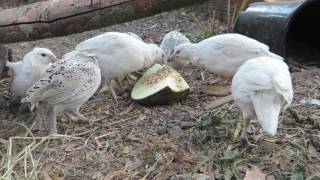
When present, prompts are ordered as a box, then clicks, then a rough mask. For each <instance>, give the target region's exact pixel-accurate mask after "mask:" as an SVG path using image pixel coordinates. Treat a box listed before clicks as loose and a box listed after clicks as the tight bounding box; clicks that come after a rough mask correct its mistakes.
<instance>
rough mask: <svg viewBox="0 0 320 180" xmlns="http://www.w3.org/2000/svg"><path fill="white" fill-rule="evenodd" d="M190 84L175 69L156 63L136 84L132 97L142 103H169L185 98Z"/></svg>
mask: <svg viewBox="0 0 320 180" xmlns="http://www.w3.org/2000/svg"><path fill="white" fill-rule="evenodd" d="M189 89H190V87H189V85H188V84H187V82H186V81H185V80H184V79H183V78H182V76H181V75H180V74H179V73H178V72H177V71H176V70H174V69H172V68H171V67H169V66H166V65H160V64H155V65H153V66H152V67H151V68H150V69H148V70H147V71H146V72H145V73H144V75H143V76H142V77H141V78H140V79H139V80H138V82H137V83H136V84H135V85H134V87H133V90H132V92H131V98H132V99H133V100H134V101H136V102H138V103H141V104H149V105H157V104H168V103H170V102H175V101H178V100H181V99H184V98H185V97H186V96H187V95H188V93H189Z"/></svg>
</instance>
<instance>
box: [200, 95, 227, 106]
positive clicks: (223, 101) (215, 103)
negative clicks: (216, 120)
mask: <svg viewBox="0 0 320 180" xmlns="http://www.w3.org/2000/svg"><path fill="white" fill-rule="evenodd" d="M231 101H233V97H232V96H231V95H229V96H225V97H222V98H219V99H217V100H215V101H213V102H211V103H210V104H208V105H206V107H205V109H214V108H217V107H219V106H222V105H224V104H226V103H229V102H231Z"/></svg>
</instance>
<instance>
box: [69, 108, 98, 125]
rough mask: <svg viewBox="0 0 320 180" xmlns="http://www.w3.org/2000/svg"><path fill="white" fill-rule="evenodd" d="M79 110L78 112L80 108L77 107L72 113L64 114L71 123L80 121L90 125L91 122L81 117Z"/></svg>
mask: <svg viewBox="0 0 320 180" xmlns="http://www.w3.org/2000/svg"><path fill="white" fill-rule="evenodd" d="M79 110H80V107H77V108H75V109H74V110H72V111H69V112H66V113H65V114H66V115H67V116H68V117H69V118H70V119H71V120H73V121H79V120H80V121H83V122H86V123H89V124H90V125H92V124H93V121H92V120H91V119H90V118H87V117H85V116H83V115H82V114H81V113H80V111H79Z"/></svg>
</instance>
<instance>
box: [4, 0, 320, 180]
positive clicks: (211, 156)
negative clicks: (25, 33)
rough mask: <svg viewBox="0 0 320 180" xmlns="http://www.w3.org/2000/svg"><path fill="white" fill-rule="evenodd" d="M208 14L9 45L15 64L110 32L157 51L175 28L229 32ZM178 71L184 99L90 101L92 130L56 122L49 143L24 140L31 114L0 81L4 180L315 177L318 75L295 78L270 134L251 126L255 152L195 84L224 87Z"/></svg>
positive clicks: (188, 13) (206, 10)
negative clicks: (256, 172) (252, 169)
mask: <svg viewBox="0 0 320 180" xmlns="http://www.w3.org/2000/svg"><path fill="white" fill-rule="evenodd" d="M212 6H213V3H212V2H210V1H208V2H206V3H203V4H199V5H194V6H190V7H186V8H181V9H178V10H174V11H171V12H164V13H161V14H158V15H155V16H152V17H148V18H144V19H139V20H136V21H132V22H128V23H124V24H118V25H114V26H110V27H105V28H102V29H98V30H94V31H89V32H84V33H80V34H74V35H69V36H65V37H58V38H51V39H43V40H38V41H31V42H21V43H15V44H8V45H7V47H9V48H11V49H12V51H13V57H15V58H16V59H21V58H22V57H23V55H24V54H25V53H27V52H29V51H30V50H32V48H34V47H35V46H39V47H46V48H49V49H51V50H52V51H53V52H54V53H56V54H57V55H58V56H61V55H63V54H64V53H66V52H68V51H70V50H72V49H73V48H74V47H75V45H76V44H78V43H79V42H81V41H83V40H85V39H88V38H90V37H92V36H95V35H97V34H100V33H103V32H106V31H120V32H134V33H136V34H138V35H140V36H141V37H142V38H143V39H144V40H145V41H147V42H151V41H152V42H155V43H160V41H161V38H162V37H163V36H164V35H165V34H166V33H168V32H169V31H171V30H177V31H180V32H182V33H184V34H187V35H188V37H189V38H190V39H191V40H192V41H199V40H201V39H204V38H206V37H208V36H211V35H214V34H220V33H223V32H227V31H228V28H227V26H226V25H224V24H223V23H221V22H218V21H217V20H215V19H213V18H212V16H211V14H212V13H211V10H210V9H211V8H210V7H212ZM212 27H213V28H212ZM309 68H313V67H309ZM294 70H295V71H302V70H304V68H303V67H294ZM179 71H180V73H181V74H182V75H183V77H184V78H185V80H186V81H187V82H188V83H189V85H190V87H191V92H190V95H189V96H188V97H187V98H186V99H185V100H183V101H181V102H177V103H174V104H170V105H165V106H149V107H148V106H141V105H139V104H136V103H134V102H132V101H131V100H130V97H129V93H125V94H124V95H122V96H121V97H120V98H119V99H118V100H119V105H117V104H116V103H115V101H114V100H113V99H112V98H111V96H110V95H109V94H107V93H96V94H95V95H94V96H93V97H92V98H91V99H90V100H89V101H88V102H87V103H86V104H85V105H83V106H82V108H81V112H82V114H84V115H85V116H86V117H89V118H91V119H94V120H95V123H94V125H93V126H90V125H89V124H83V123H75V122H71V121H69V120H68V119H67V118H66V117H64V116H59V117H58V131H59V133H61V134H63V135H60V136H49V137H46V136H43V135H42V134H41V133H39V132H32V135H31V134H30V133H28V131H27V128H26V127H30V126H31V124H32V121H31V116H32V115H31V114H30V113H17V109H15V108H11V109H10V108H9V102H10V99H11V98H10V79H4V80H1V81H0V87H1V91H0V97H1V98H2V100H1V99H0V101H1V102H3V103H1V107H0V113H1V115H0V119H1V121H0V127H1V130H0V157H1V160H0V167H2V168H1V169H0V174H2V175H6V174H4V173H6V172H9V171H8V170H13V171H12V172H11V173H10V174H12V176H13V177H15V178H18V177H21V178H22V177H25V179H39V178H40V179H45V180H48V179H49V180H50V179H52V180H56V179H67V180H71V179H74V180H82V179H98V180H100V179H101V180H102V179H201V178H202V179H205V178H207V179H241V178H243V177H244V176H245V174H246V170H247V169H248V165H254V166H257V167H259V168H260V169H261V170H262V172H263V173H264V175H268V177H269V178H274V179H290V178H292V177H301V176H302V177H303V178H302V179H306V178H307V177H309V178H310V179H316V178H319V169H320V118H319V117H320V108H319V106H318V105H311V104H306V103H301V100H303V99H305V98H310V99H315V98H319V97H320V88H319V84H320V74H319V73H318V74H314V75H312V76H304V77H299V78H296V79H294V83H293V84H294V91H295V97H294V101H293V103H292V105H291V106H290V108H289V109H288V110H287V111H286V112H284V113H283V114H282V115H281V117H280V123H279V130H278V133H277V135H276V136H274V137H271V136H268V135H265V134H263V133H262V132H261V131H258V132H254V131H255V130H256V129H257V128H258V127H259V125H258V123H257V122H252V124H251V128H250V129H249V132H248V133H249V134H250V135H249V137H250V138H249V140H250V142H251V143H253V144H255V145H256V146H254V147H253V146H248V145H246V144H243V143H242V142H241V141H240V140H239V136H238V133H237V132H238V131H239V129H240V127H241V124H242V118H241V115H240V111H239V109H238V108H237V107H236V106H235V105H234V104H233V102H230V103H227V104H224V105H222V106H220V107H216V108H214V109H208V108H206V107H207V105H208V104H209V103H211V102H212V101H214V100H216V99H219V98H220V97H217V96H209V95H207V94H204V93H201V92H200V86H201V85H202V84H213V83H218V84H225V83H226V81H224V80H222V79H221V78H219V77H217V76H215V75H213V74H210V73H208V72H206V71H204V69H201V68H197V67H188V68H185V69H183V70H179ZM199 72H202V73H199ZM12 107H15V106H12ZM12 110H13V112H12ZM32 136H34V137H35V138H30V137H32ZM14 137H15V138H14ZM27 137H29V139H28V138H27ZM19 153H20V154H19ZM19 157H20V158H21V159H19ZM10 165H12V166H10ZM12 167H13V168H12ZM317 175H318V176H317ZM313 176H314V178H312V177H313ZM5 177H9V176H5Z"/></svg>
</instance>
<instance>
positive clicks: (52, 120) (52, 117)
mask: <svg viewBox="0 0 320 180" xmlns="http://www.w3.org/2000/svg"><path fill="white" fill-rule="evenodd" d="M45 123H46V127H47V128H48V131H49V134H57V133H58V130H57V116H56V110H55V107H49V109H48V119H47V121H46V122H45Z"/></svg>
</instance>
